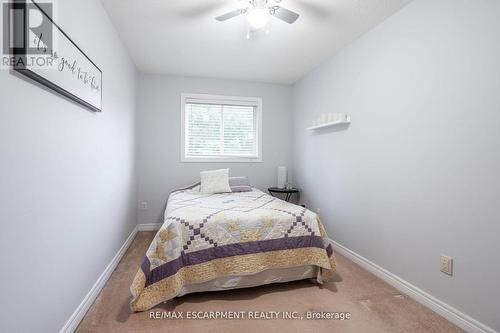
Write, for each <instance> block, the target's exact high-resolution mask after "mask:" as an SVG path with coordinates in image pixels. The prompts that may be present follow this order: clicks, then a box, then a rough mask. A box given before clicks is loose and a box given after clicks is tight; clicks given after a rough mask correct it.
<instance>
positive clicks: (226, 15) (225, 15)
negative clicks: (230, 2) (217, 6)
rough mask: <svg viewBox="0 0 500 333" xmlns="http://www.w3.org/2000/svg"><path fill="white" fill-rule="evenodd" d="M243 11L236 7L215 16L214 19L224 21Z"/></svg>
mask: <svg viewBox="0 0 500 333" xmlns="http://www.w3.org/2000/svg"><path fill="white" fill-rule="evenodd" d="M243 13H244V11H243V10H242V9H236V10H233V11H231V12H229V13H226V14H222V15H221V16H217V17H216V18H215V19H216V20H217V21H220V22H222V21H225V20H229V19H230V18H233V17H235V16H238V15H241V14H243Z"/></svg>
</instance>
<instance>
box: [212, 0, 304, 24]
mask: <svg viewBox="0 0 500 333" xmlns="http://www.w3.org/2000/svg"><path fill="white" fill-rule="evenodd" d="M240 1H242V0H240ZM244 2H247V4H246V5H245V6H243V7H240V8H238V9H235V10H233V11H230V12H228V13H226V14H223V15H220V16H217V17H216V18H215V19H216V20H217V21H220V22H222V21H226V20H229V19H231V18H233V17H236V16H239V15H243V14H246V15H247V21H248V24H249V25H250V27H251V28H252V29H254V30H258V29H261V28H264V27H265V26H266V25H267V23H268V22H269V21H270V20H271V17H272V16H274V17H276V18H279V19H280V20H282V21H285V22H286V23H289V24H292V23H293V22H295V21H297V19H298V18H299V14H297V13H295V12H292V11H291V10H289V9H286V8H283V7H281V6H279V5H278V4H279V3H280V2H281V0H245V1H244Z"/></svg>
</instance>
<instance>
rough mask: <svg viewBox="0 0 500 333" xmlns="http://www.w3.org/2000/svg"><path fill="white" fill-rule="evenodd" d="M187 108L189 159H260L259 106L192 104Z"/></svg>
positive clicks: (188, 103)
mask: <svg viewBox="0 0 500 333" xmlns="http://www.w3.org/2000/svg"><path fill="white" fill-rule="evenodd" d="M185 108H186V109H185V141H186V143H185V156H186V157H188V158H189V157H202V158H203V157H245V158H256V157H258V152H257V133H256V130H257V115H256V106H254V105H236V104H219V103H200V102H193V101H191V100H188V101H186V104H185Z"/></svg>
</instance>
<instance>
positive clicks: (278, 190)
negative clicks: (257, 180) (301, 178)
mask: <svg viewBox="0 0 500 333" xmlns="http://www.w3.org/2000/svg"><path fill="white" fill-rule="evenodd" d="M267 191H268V192H269V194H270V195H272V196H273V197H275V194H277V193H280V194H285V201H287V202H289V201H290V199H291V198H292V195H293V194H294V193H299V192H300V190H299V189H298V188H294V187H292V188H279V187H270V188H268V189H267Z"/></svg>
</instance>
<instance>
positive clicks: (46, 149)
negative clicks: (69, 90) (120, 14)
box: [0, 0, 137, 332]
mask: <svg viewBox="0 0 500 333" xmlns="http://www.w3.org/2000/svg"><path fill="white" fill-rule="evenodd" d="M57 5H58V7H57V8H58V15H57V18H58V20H57V23H58V24H60V26H61V27H62V28H63V29H64V30H65V31H66V33H68V35H69V36H70V37H71V38H72V39H73V40H74V41H75V42H76V43H77V44H78V45H79V46H80V47H81V48H82V50H84V51H85V52H86V54H87V55H88V56H89V57H90V58H91V59H92V60H93V61H94V62H95V63H96V64H97V65H98V66H99V67H100V68H101V69H102V71H103V83H104V84H103V112H102V113H99V114H96V113H92V112H89V111H87V110H86V109H84V108H83V107H81V106H78V105H76V104H74V103H73V102H70V101H68V100H66V99H64V98H62V97H60V96H59V95H55V94H54V93H52V92H49V91H46V90H44V89H41V88H39V87H37V86H35V85H34V84H32V83H29V82H25V81H24V80H22V79H20V78H18V77H16V76H14V75H12V74H11V73H9V71H7V70H0V88H1V89H0V152H1V153H0V175H1V176H0V177H1V179H0V184H1V185H0V203H1V204H0V205H1V209H0V216H1V231H0V262H1V267H2V268H1V271H2V274H0V289H1V292H0V294H1V298H0V309H1V311H0V331H1V332H57V331H59V330H60V329H61V328H62V327H63V325H64V324H65V322H66V321H67V320H68V318H69V317H70V316H71V314H72V313H73V311H75V309H76V308H77V306H78V305H79V304H80V302H81V301H82V299H83V298H84V296H85V295H86V294H87V292H88V291H89V290H90V288H91V287H92V285H93V284H94V283H95V282H96V280H97V278H98V277H99V275H100V274H101V273H102V272H103V271H104V269H105V267H106V266H107V265H108V263H109V262H110V260H111V259H112V258H113V256H114V255H115V254H116V253H117V251H118V249H119V248H120V246H121V245H122V244H123V242H124V241H125V239H126V237H127V236H128V235H129V234H130V232H131V231H132V229H133V228H134V227H135V225H136V168H135V121H134V119H135V103H136V98H135V94H136V87H135V86H136V77H137V75H136V70H135V67H134V66H133V64H132V62H131V61H130V59H129V58H128V56H127V53H126V50H125V49H124V47H123V46H122V44H121V41H120V40H119V39H118V37H117V34H116V32H115V30H114V28H113V26H112V24H111V23H110V21H109V19H108V17H107V15H106V13H105V11H104V9H103V8H102V5H101V3H100V1H99V0H86V1H81V0H71V1H70V0H64V1H58V2H57Z"/></svg>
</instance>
